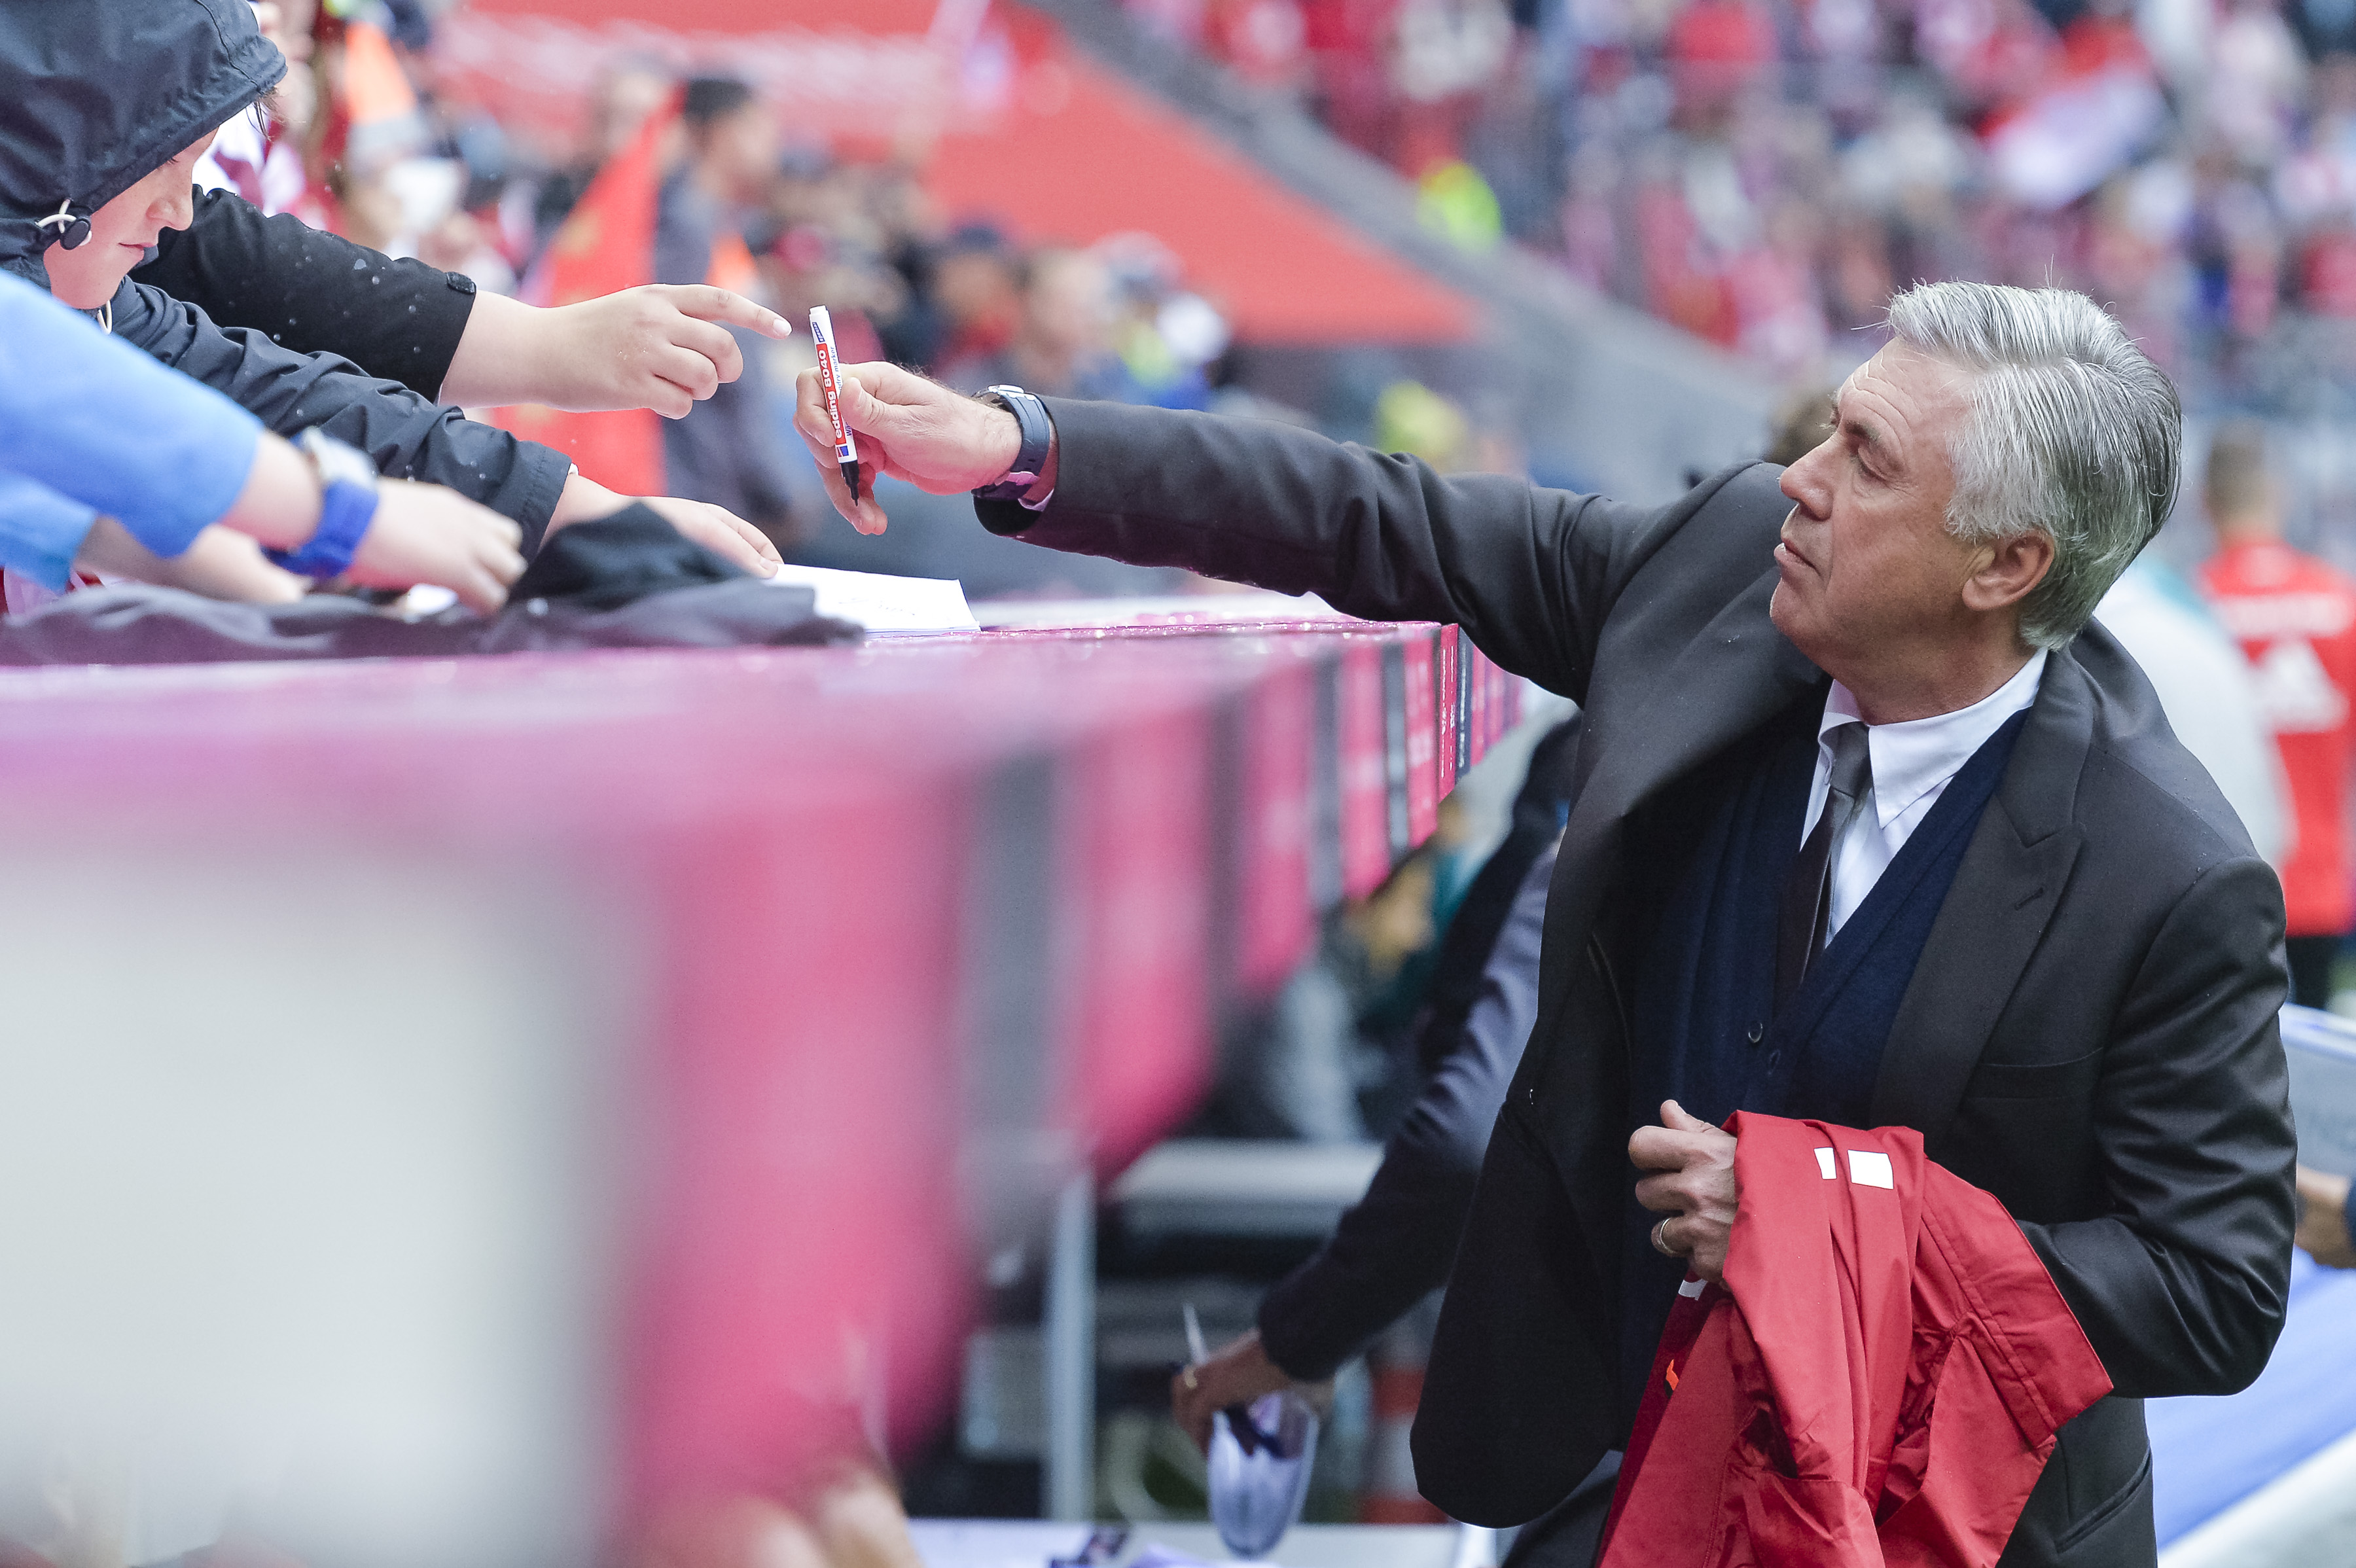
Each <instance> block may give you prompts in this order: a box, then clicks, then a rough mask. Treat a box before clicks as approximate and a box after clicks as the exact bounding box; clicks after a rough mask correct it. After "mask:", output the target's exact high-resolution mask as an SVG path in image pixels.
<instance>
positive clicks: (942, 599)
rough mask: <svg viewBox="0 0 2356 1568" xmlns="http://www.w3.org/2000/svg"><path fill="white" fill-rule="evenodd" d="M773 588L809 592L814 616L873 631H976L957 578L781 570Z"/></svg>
mask: <svg viewBox="0 0 2356 1568" xmlns="http://www.w3.org/2000/svg"><path fill="white" fill-rule="evenodd" d="M769 581H771V582H772V583H779V584H785V585H791V586H795V587H804V588H812V589H815V590H817V593H818V613H819V614H820V615H822V616H830V617H832V618H835V619H837V620H847V621H851V622H853V623H855V624H857V625H859V626H862V627H865V628H867V629H868V630H869V631H872V632H905V631H979V630H980V629H981V628H980V625H978V624H977V623H976V622H975V620H974V618H973V611H971V610H970V609H968V608H967V607H966V602H965V585H963V584H961V583H959V582H958V580H957V579H956V578H955V577H892V576H886V575H884V574H883V573H881V572H838V571H836V570H834V569H833V568H831V567H827V566H791V565H787V566H780V567H778V568H777V575H776V576H774V577H772V578H770V579H769Z"/></svg>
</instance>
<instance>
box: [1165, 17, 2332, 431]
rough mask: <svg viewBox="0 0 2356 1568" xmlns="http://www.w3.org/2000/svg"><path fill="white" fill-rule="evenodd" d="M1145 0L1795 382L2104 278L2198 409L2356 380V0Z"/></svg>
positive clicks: (1472, 224)
mask: <svg viewBox="0 0 2356 1568" xmlns="http://www.w3.org/2000/svg"><path fill="white" fill-rule="evenodd" d="M1124 3H1125V4H1126V5H1128V7H1129V8H1130V11H1131V12H1132V14H1134V15H1135V16H1138V17H1139V18H1140V19H1141V21H1143V22H1144V23H1146V24H1147V25H1148V26H1150V27H1154V28H1156V29H1158V30H1159V31H1161V32H1162V33H1163V34H1164V35H1166V36H1169V37H1173V38H1178V39H1181V40H1183V41H1185V42H1187V43H1190V44H1192V45H1194V46H1196V47H1198V48H1203V49H1205V50H1206V51H1208V52H1210V53H1212V54H1214V55H1215V56H1217V57H1218V58H1220V59H1224V60H1226V62H1228V63H1229V64H1230V65H1231V66H1232V67H1233V68H1234V69H1236V70H1238V71H1239V72H1241V73H1243V74H1245V75H1247V76H1248V77H1250V78H1252V79H1254V80H1257V81H1261V82H1263V83H1267V84H1270V85H1273V86H1276V87H1279V88H1281V89H1284V90H1288V91H1293V92H1296V93H1298V94H1299V95H1300V96H1301V98H1302V99H1303V100H1304V101H1305V102H1308V103H1309V104H1311V105H1312V107H1313V108H1314V109H1315V110H1316V112H1317V113H1319V114H1320V115H1321V116H1322V117H1323V119H1324V121H1325V122H1326V124H1329V125H1330V126H1331V127H1332V128H1333V130H1334V131H1335V132H1336V133H1337V134H1340V135H1341V136H1343V137H1344V138H1346V139H1347V140H1349V141H1351V142H1353V143H1355V144H1356V145H1359V146H1360V147H1362V148H1364V149H1365V150H1366V151H1368V152H1370V153H1373V154H1375V155H1376V156H1380V157H1383V158H1385V159H1387V161H1389V162H1390V163H1392V164H1393V165H1395V166H1398V168H1399V169H1400V170H1401V171H1402V172H1403V173H1405V174H1407V175H1408V176H1409V177H1413V178H1416V179H1418V180H1419V181H1420V182H1421V183H1422V186H1423V189H1424V198H1425V210H1426V214H1427V217H1428V218H1429V219H1430V220H1431V221H1432V222H1433V223H1435V224H1436V225H1438V226H1440V227H1441V228H1442V229H1443V230H1444V231H1446V232H1448V233H1450V234H1451V235H1452V236H1454V237H1455V238H1457V239H1458V240H1460V241H1461V242H1464V243H1467V244H1473V245H1479V244H1483V243H1491V242H1495V241H1497V240H1498V239H1500V238H1510V239H1512V240H1515V241H1518V242H1522V243H1524V244H1526V245H1528V246H1531V247H1533V248H1535V249H1537V250H1538V251H1541V252H1546V253H1547V254H1550V255H1552V256H1554V257H1556V258H1557V259H1558V260H1559V262H1560V263H1561V264H1562V265H1563V266H1564V267H1566V268H1567V269H1569V271H1570V272H1571V273H1572V274H1575V275H1577V276H1579V277H1580V278H1581V279H1583V280H1584V281H1586V282H1588V283H1590V284H1592V285H1595V286H1596V287H1598V288H1600V289H1602V290H1605V291H1607V292H1609V293H1611V294H1613V295H1617V296H1619V297H1621V298H1622V299H1625V300H1629V301H1631V302H1633V303H1636V304H1639V305H1641V306H1644V308H1646V309H1648V310H1650V311H1651V312H1653V313H1654V314H1655V315H1657V316H1659V317H1664V318H1665V319H1667V320H1670V321H1673V322H1676V324H1677V325H1679V326H1681V327H1684V328H1688V329H1689V330H1691V331H1694V332H1696V333H1698V334H1700V335H1701V336H1703V337H1706V338H1711V339H1713V340H1715V341H1717V342H1719V343H1722V344H1724V345H1726V346H1728V347H1730V348H1732V349H1737V350H1739V351H1740V352H1742V353H1744V354H1746V355H1748V356H1750V357H1751V358H1753V359H1755V360H1759V361H1761V362H1762V363H1763V364H1764V365H1766V366H1768V367H1770V368H1772V369H1773V370H1775V371H1781V372H1784V373H1786V374H1796V373H1800V372H1804V371H1812V370H1814V369H1815V368H1816V367H1817V366H1818V364H1819V363H1820V362H1821V361H1822V360H1825V358H1826V356H1827V355H1828V354H1829V355H1831V356H1832V357H1833V358H1834V359H1835V360H1837V361H1844V360H1858V359H1862V358H1863V357H1864V355H1865V354H1866V353H1868V352H1869V351H1870V349H1871V348H1872V347H1873V342H1872V340H1871V338H1870V335H1869V334H1859V333H1854V332H1853V329H1857V328H1869V327H1870V326H1871V325H1872V324H1873V323H1874V322H1876V321H1878V320H1879V317H1880V313H1881V310H1882V306H1883V303H1884V301H1886V300H1887V299H1888V297H1889V295H1890V292H1891V290H1892V289H1893V287H1895V286H1899V285H1903V284H1905V283H1908V282H1911V281H1913V280H1915V279H1936V278H1943V277H1974V278H1981V279H1987V280H1990V281H2001V282H2008V283H2021V284H2041V283H2045V282H2048V281H2052V282H2059V283H2064V284H2067V285H2072V286H2075V287H2080V288H2083V289H2085V290H2086V291H2088V292H2090V293H2092V294H2093V295H2094V296H2095V297H2097V298H2098V299H2101V300H2103V301H2104V302H2105V303H2106V304H2108V305H2110V306H2112V307H2113V308H2114V309H2115V311H2116V312H2117V313H2118V314H2119V315H2120V316H2121V317H2122V318H2123V319H2125V320H2126V322H2127V323H2128V325H2129V327H2130V329H2131V330H2133V331H2134V332H2135V333H2136V336H2137V337H2138V338H2140V339H2141V340H2142V342H2143V343H2144V345H2145V347H2146V348H2147V349H2149V350H2150V351H2152V352H2153V354H2154V355H2155V357H2156V358H2158V360H2160V361H2161V362H2162V363H2163V364H2164V365H2165V366H2167V367H2168V368H2169V370H2170V371H2172V372H2174V373H2175V374H2176V375H2177V376H2178V377H2179V380H2182V381H2188V382H2190V386H2189V387H2188V391H2190V392H2192V393H2193V394H2194V395H2195V397H2196V399H2197V398H2198V397H2199V396H2201V394H2202V393H2203V392H2209V391H2211V390H2214V391H2216V392H2219V393H2221V394H2222V395H2225V396H2238V395H2246V394H2248V393H2251V392H2263V391H2265V389H2266V386H2267V384H2268V382H2269V381H2270V379H2278V378H2280V377H2281V376H2282V375H2284V374H2286V373H2287V371H2289V370H2291V369H2295V368H2306V369H2311V370H2320V371H2324V372H2326V373H2327V374H2336V373H2338V372H2340V371H2343V370H2345V369H2347V368H2349V361H2348V358H2347V355H2348V347H2347V338H2346V336H2345V335H2344V334H2342V333H2339V332H2332V331H2327V332H2324V333H2321V334H2315V333H2306V334H2301V333H2300V332H2299V330H2298V329H2299V328H2303V327H2308V326H2319V325H2320V326H2326V327H2329V326H2332V325H2335V324H2337V323H2340V322H2344V321H2347V320H2349V319H2351V318H2356V55H2351V53H2350V52H2349V51H2350V50H2351V49H2356V5H2351V4H2349V0H1124ZM2318 360H2320V362H2319V363H2318V362H2317V361H2318Z"/></svg>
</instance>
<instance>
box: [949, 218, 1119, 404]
mask: <svg viewBox="0 0 2356 1568" xmlns="http://www.w3.org/2000/svg"><path fill="white" fill-rule="evenodd" d="M1022 290H1023V296H1022V297H1023V304H1022V313H1021V315H1020V317H1018V322H1017V326H1016V328H1015V333H1014V337H1013V338H1012V340H1011V341H1010V342H1008V344H1007V345H1006V348H1005V349H1004V351H1003V352H1001V353H999V354H996V355H993V356H992V357H991V358H990V359H988V360H980V361H977V362H975V363H974V364H973V366H972V368H971V369H970V370H969V371H966V372H965V373H966V375H967V376H969V378H971V379H970V380H969V381H962V382H952V383H950V384H952V385H956V386H958V390H959V391H962V392H979V391H980V390H981V389H982V388H983V387H987V386H997V385H1000V384H1001V383H1005V382H1010V381H1011V382H1013V383H1015V384H1017V385H1020V386H1023V387H1037V388H1044V389H1052V392H1051V395H1053V396H1055V397H1082V398H1094V399H1099V400H1105V401H1110V402H1130V401H1132V400H1133V399H1134V398H1135V395H1136V387H1135V384H1134V383H1133V382H1132V381H1130V378H1129V373H1128V371H1126V370H1125V369H1124V368H1123V366H1122V365H1121V362H1120V360H1119V358H1118V357H1117V356H1116V355H1115V354H1114V353H1113V351H1112V328H1113V296H1112V280H1111V278H1110V276H1109V275H1108V273H1107V272H1106V269H1105V265H1104V263H1102V262H1100V261H1098V259H1097V258H1096V257H1095V256H1093V255H1091V254H1089V253H1088V252H1086V251H1079V250H1073V249H1071V248H1069V247H1066V246H1061V245H1047V246H1043V247H1041V248H1040V249H1038V250H1035V251H1033V252H1031V254H1030V256H1029V258H1028V259H1027V260H1025V261H1024V263H1023V273H1022Z"/></svg>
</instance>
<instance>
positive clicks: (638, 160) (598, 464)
mask: <svg viewBox="0 0 2356 1568" xmlns="http://www.w3.org/2000/svg"><path fill="white" fill-rule="evenodd" d="M678 115H679V100H678V98H677V96H676V95H674V96H673V98H672V100H671V102H669V104H667V105H665V106H664V107H663V108H661V109H659V110H657V111H656V112H655V113H652V114H649V115H648V116H647V120H646V124H643V125H641V126H639V127H638V133H637V135H635V136H633V137H631V138H630V141H629V145H626V146H625V147H624V148H623V149H622V150H621V151H620V152H618V153H616V154H615V155H614V156H613V157H612V158H611V159H609V160H607V162H606V164H605V167H604V168H601V169H599V170H598V171H597V177H595V178H594V179H593V180H591V181H590V182H589V188H588V189H587V190H585V191H584V192H583V193H582V195H581V200H580V202H579V204H578V205H576V206H575V207H574V208H573V213H572V216H570V217H568V218H567V219H565V220H564V227H563V228H562V229H560V230H558V231H556V238H555V239H554V240H553V241H552V242H550V244H549V247H548V253H547V254H546V255H544V256H542V257H541V259H540V263H539V265H538V266H536V267H534V268H533V269H532V275H531V277H530V280H529V281H528V282H527V283H526V284H525V286H524V297H525V298H526V299H528V300H530V301H531V303H533V304H535V305H549V306H557V305H571V304H573V303H574V302H575V301H578V300H584V299H594V298H596V297H598V296H599V295H607V294H612V293H614V292H615V291H616V290H617V289H625V288H636V287H637V285H640V284H646V283H652V282H653V281H654V275H655V196H656V192H657V191H658V190H659V188H660V187H661V184H662V177H663V167H662V164H663V158H662V153H663V146H664V143H665V141H666V139H667V138H668V136H669V131H670V128H671V125H672V124H673V123H674V122H675V121H676V120H677V118H678ZM657 417H658V416H657V415H656V414H655V413H653V412H652V411H651V410H649V409H643V408H632V409H622V410H618V411H616V412H614V413H564V412H562V410H559V409H553V408H547V407H543V406H542V405H541V404H539V403H519V404H517V405H515V406H514V407H511V408H502V409H498V410H495V411H494V412H493V413H492V415H491V422H492V423H493V424H498V425H499V426H500V427H501V428H503V429H506V430H510V431H513V432H514V433H515V434H516V435H520V436H522V437H524V438H525V439H526V440H530V441H538V442H541V444H543V445H545V446H553V447H555V448H556V449H557V450H558V451H560V452H562V453H563V454H564V455H565V456H568V457H570V458H572V459H573V462H574V463H576V464H578V465H579V466H580V468H581V471H582V473H584V474H585V475H587V476H588V477H589V478H592V479H594V480H596V481H597V483H599V484H601V485H604V486H605V488H606V489H610V490H616V491H618V492H619V493H621V494H623V495H626V496H654V495H660V494H662V493H663V491H664V489H665V485H664V482H663V445H662V426H661V425H660V424H658V423H657Z"/></svg>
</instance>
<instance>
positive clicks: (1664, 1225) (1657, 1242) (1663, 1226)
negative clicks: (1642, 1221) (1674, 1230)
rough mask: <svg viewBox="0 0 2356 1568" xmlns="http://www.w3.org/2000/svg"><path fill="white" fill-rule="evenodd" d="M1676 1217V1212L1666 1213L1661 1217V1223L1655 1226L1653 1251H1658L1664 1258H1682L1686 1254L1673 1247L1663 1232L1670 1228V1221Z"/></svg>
mask: <svg viewBox="0 0 2356 1568" xmlns="http://www.w3.org/2000/svg"><path fill="white" fill-rule="evenodd" d="M1672 1219H1676V1215H1674V1214H1665V1215H1663V1216H1662V1217H1661V1219H1660V1221H1659V1223H1657V1224H1655V1226H1654V1227H1653V1251H1655V1252H1658V1253H1659V1254H1660V1255H1661V1256H1663V1257H1664V1258H1682V1257H1684V1256H1685V1254H1684V1253H1683V1252H1680V1251H1676V1250H1675V1249H1673V1248H1672V1247H1671V1246H1670V1245H1669V1243H1668V1239H1667V1238H1666V1237H1665V1236H1664V1235H1662V1234H1661V1233H1662V1232H1663V1231H1664V1230H1667V1229H1668V1225H1669V1221H1670V1220H1672Z"/></svg>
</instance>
